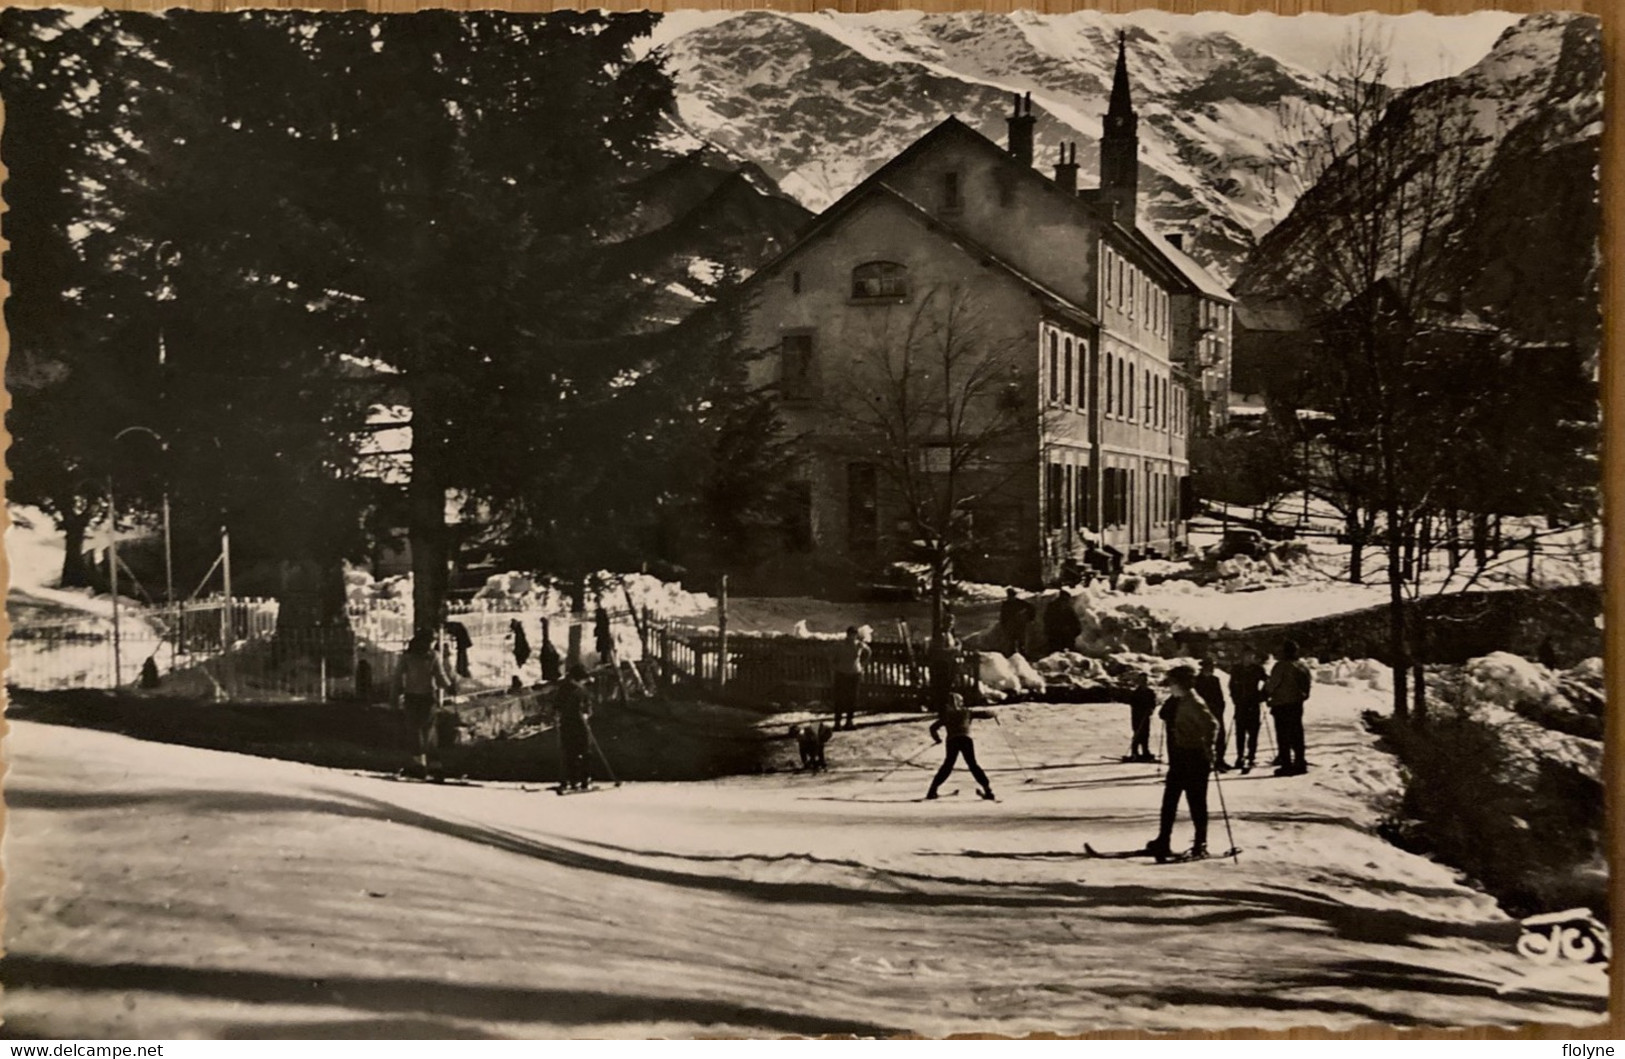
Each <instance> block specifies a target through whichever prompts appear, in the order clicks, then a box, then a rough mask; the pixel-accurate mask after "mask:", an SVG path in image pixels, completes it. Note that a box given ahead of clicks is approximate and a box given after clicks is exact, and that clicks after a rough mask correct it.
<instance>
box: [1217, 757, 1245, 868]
mask: <svg viewBox="0 0 1625 1059" xmlns="http://www.w3.org/2000/svg"><path fill="white" fill-rule="evenodd" d="M1212 775H1213V789H1214V790H1216V791H1218V792H1219V815H1220V816H1222V817H1224V837H1225V841H1227V842H1229V843H1230V858H1231V859H1232V860H1234V861H1235V862H1236V864H1237V865H1240V864H1241V851H1240V850H1238V849H1237V848H1236V836H1235V835H1234V834H1233V833H1232V832H1231V830H1230V810H1229V809H1227V808H1226V807H1225V804H1224V784H1223V783H1220V782H1219V770H1218V769H1213V770H1212Z"/></svg>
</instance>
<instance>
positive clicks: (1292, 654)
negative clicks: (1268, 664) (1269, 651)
mask: <svg viewBox="0 0 1625 1059" xmlns="http://www.w3.org/2000/svg"><path fill="white" fill-rule="evenodd" d="M1313 685H1314V677H1313V676H1312V675H1311V674H1310V672H1309V667H1308V666H1307V665H1304V663H1303V662H1302V661H1300V660H1299V658H1298V645H1297V643H1296V641H1293V640H1288V641H1286V642H1285V643H1283V644H1282V645H1281V658H1280V660H1279V661H1277V662H1276V663H1275V668H1274V669H1271V670H1270V675H1269V680H1268V681H1266V682H1265V684H1264V694H1265V695H1266V696H1268V698H1269V704H1270V713H1271V714H1272V715H1273V716H1274V718H1275V738H1276V741H1277V743H1278V745H1279V746H1280V752H1281V767H1280V768H1278V769H1276V770H1275V774H1276V775H1277V776H1301V775H1303V774H1304V773H1305V772H1308V771H1309V762H1308V761H1306V760H1304V756H1303V704H1304V703H1305V702H1307V701H1308V700H1309V689H1310V688H1311V687H1312V686H1313Z"/></svg>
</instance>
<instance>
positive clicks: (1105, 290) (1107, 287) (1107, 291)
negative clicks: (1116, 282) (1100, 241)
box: [1100, 250, 1116, 305]
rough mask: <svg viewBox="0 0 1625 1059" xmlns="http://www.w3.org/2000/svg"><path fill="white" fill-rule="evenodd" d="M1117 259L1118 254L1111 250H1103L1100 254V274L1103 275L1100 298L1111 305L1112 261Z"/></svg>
mask: <svg viewBox="0 0 1625 1059" xmlns="http://www.w3.org/2000/svg"><path fill="white" fill-rule="evenodd" d="M1115 259H1116V255H1115V254H1113V253H1112V252H1111V251H1110V250H1104V251H1102V252H1101V255H1100V275H1101V281H1100V288H1101V293H1100V298H1101V300H1102V301H1104V302H1105V303H1106V304H1107V305H1110V304H1111V303H1112V262H1113V261H1114V260H1115Z"/></svg>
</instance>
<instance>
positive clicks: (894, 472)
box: [825, 286, 1045, 636]
mask: <svg viewBox="0 0 1625 1059" xmlns="http://www.w3.org/2000/svg"><path fill="white" fill-rule="evenodd" d="M1036 348H1037V344H1036V338H1034V337H1031V336H1026V335H1022V334H1009V333H1004V332H1002V331H1001V330H1000V328H998V327H997V326H995V324H994V322H993V321H992V319H991V318H990V316H989V314H988V313H987V312H986V310H985V307H984V306H983V305H981V304H980V303H979V301H978V299H977V298H976V296H975V295H973V294H972V293H970V292H969V291H967V290H965V289H963V288H960V287H953V286H938V287H933V288H930V289H927V290H923V291H918V292H916V297H915V300H914V304H913V305H912V306H910V307H908V308H907V309H906V310H902V309H901V307H897V308H890V309H886V310H882V311H880V312H878V313H877V314H876V318H875V320H874V322H873V324H872V326H871V327H870V328H869V329H868V331H867V333H863V334H860V336H859V337H857V338H856V339H855V340H853V341H852V344H851V345H850V347H849V349H848V350H847V352H848V353H849V354H850V360H849V361H848V362H847V363H846V364H844V365H843V368H844V370H843V371H842V373H841V378H840V380H839V381H838V382H837V383H836V384H835V385H834V386H832V387H830V388H829V389H828V391H827V393H826V398H825V404H826V410H827V413H828V416H829V422H830V423H832V424H833V425H834V426H835V427H836V433H837V435H838V439H837V440H836V441H835V444H836V445H838V446H839V448H840V449H841V450H842V451H843V452H845V453H846V454H848V455H851V456H853V457H861V458H863V459H865V460H867V461H869V462H871V463H873V465H874V466H875V468H876V471H877V476H878V478H879V479H880V481H881V482H883V483H884V485H885V486H886V488H887V490H888V495H887V500H888V501H889V503H888V508H895V510H896V513H897V516H898V519H899V521H900V522H901V523H903V524H906V526H907V527H908V530H909V532H910V533H911V534H912V539H913V542H914V544H915V546H916V548H917V549H918V551H919V552H920V553H921V554H922V557H923V558H924V560H925V562H926V563H927V564H928V566H929V568H930V593H931V604H932V606H931V624H932V634H933V636H935V635H937V634H938V633H940V631H941V629H942V626H943V616H944V613H945V604H946V600H947V596H948V591H949V587H950V583H951V580H952V578H953V576H954V561H955V559H956V557H958V556H960V555H961V554H963V553H964V551H965V550H966V549H967V548H969V547H971V546H972V545H973V544H974V543H976V542H977V541H978V539H979V538H981V537H982V536H983V535H984V534H986V533H987V531H988V529H989V527H987V526H985V525H977V524H976V521H975V519H974V518H973V517H972V512H973V510H974V509H975V508H976V507H977V505H978V504H979V503H981V502H982V501H985V500H987V499H989V498H992V497H997V496H998V495H999V494H1001V493H1003V492H1005V491H1006V490H1008V488H1009V487H1010V486H1011V485H1012V484H1013V483H1014V482H1015V480H1016V479H1017V478H1018V477H1019V476H1021V475H1031V476H1032V477H1033V480H1034V481H1036V480H1037V473H1038V468H1037V461H1038V452H1039V439H1040V436H1041V433H1042V431H1043V428H1044V424H1045V413H1044V412H1043V411H1042V409H1041V407H1040V403H1039V395H1038V387H1037V374H1038V373H1037V358H1036V353H1035V352H1034V351H1035V350H1036Z"/></svg>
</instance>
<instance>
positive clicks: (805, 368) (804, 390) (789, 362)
mask: <svg viewBox="0 0 1625 1059" xmlns="http://www.w3.org/2000/svg"><path fill="white" fill-rule="evenodd" d="M779 396H781V397H783V398H784V399H785V400H786V401H806V400H810V399H811V398H812V396H813V336H812V335H810V334H806V333H800V334H790V335H785V336H784V338H783V339H782V340H781V341H780V345H779Z"/></svg>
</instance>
